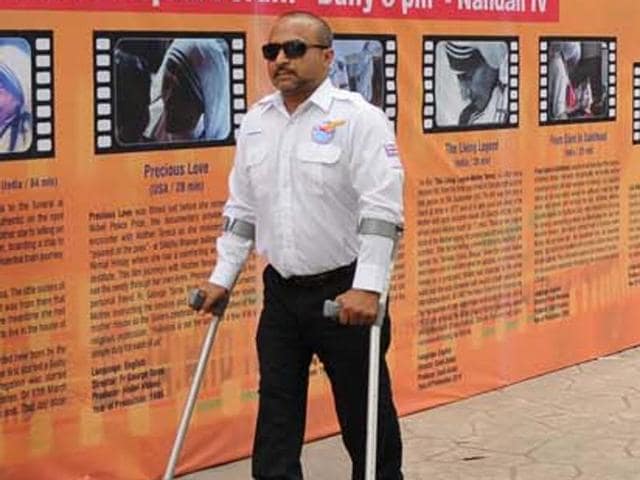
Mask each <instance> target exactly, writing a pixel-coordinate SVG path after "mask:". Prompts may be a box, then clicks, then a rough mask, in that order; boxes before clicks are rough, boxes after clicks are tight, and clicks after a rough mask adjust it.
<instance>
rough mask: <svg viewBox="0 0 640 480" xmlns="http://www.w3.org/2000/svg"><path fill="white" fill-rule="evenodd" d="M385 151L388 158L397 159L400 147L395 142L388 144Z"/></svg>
mask: <svg viewBox="0 0 640 480" xmlns="http://www.w3.org/2000/svg"><path fill="white" fill-rule="evenodd" d="M384 151H385V152H386V153H387V157H397V156H398V147H397V145H396V143H395V142H387V143H385V144H384Z"/></svg>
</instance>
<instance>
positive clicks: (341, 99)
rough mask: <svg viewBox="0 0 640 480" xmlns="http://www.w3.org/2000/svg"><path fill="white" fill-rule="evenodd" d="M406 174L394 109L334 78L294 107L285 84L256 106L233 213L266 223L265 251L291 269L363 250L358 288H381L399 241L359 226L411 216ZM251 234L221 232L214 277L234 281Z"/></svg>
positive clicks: (229, 210)
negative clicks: (287, 102)
mask: <svg viewBox="0 0 640 480" xmlns="http://www.w3.org/2000/svg"><path fill="white" fill-rule="evenodd" d="M403 179H404V174H403V170H402V164H401V162H400V159H399V157H398V152H397V148H396V145H395V139H394V134H393V130H392V127H391V125H390V123H389V121H388V120H387V118H386V116H385V114H384V113H383V112H382V111H381V110H379V109H378V108H376V107H374V106H372V105H371V104H369V103H367V102H366V101H365V100H364V99H363V98H362V96H361V95H359V94H357V93H352V92H349V91H346V90H340V89H337V88H335V87H333V86H332V85H331V82H330V81H329V79H325V81H324V82H323V83H322V84H321V85H320V86H319V87H318V88H317V89H316V91H315V92H314V93H313V94H312V95H311V96H310V97H309V98H308V99H307V100H306V101H305V102H304V103H303V104H301V105H300V106H299V107H298V108H297V109H296V111H295V112H294V113H293V114H292V115H289V114H288V113H287V110H286V108H285V106H284V103H283V99H282V95H281V94H280V93H279V92H278V93H275V94H272V95H269V96H267V97H265V98H263V99H262V100H260V101H259V102H258V103H257V104H256V105H254V107H253V108H252V109H251V110H250V111H249V112H248V113H247V115H246V117H245V119H244V121H243V123H242V125H241V127H240V131H239V134H238V138H237V149H236V156H235V161H234V166H233V169H232V171H231V175H230V177H229V199H228V201H227V203H226V205H225V208H224V214H225V215H226V216H228V217H231V218H237V219H242V220H245V221H247V222H250V223H253V224H254V225H255V226H256V238H255V242H256V250H257V252H258V253H259V254H260V255H262V256H264V257H265V258H266V260H267V261H268V262H269V263H270V264H271V265H272V266H273V267H274V268H275V269H276V270H277V271H278V272H279V273H280V274H281V275H282V276H284V277H289V276H292V275H312V274H316V273H320V272H324V271H327V270H332V269H335V268H337V267H340V266H343V265H346V264H349V263H351V262H352V261H354V260H355V259H356V258H357V260H358V262H357V268H356V273H355V278H354V281H353V288H359V289H363V290H372V291H377V292H381V291H382V289H383V286H384V283H385V280H386V275H387V270H388V268H389V264H390V257H391V250H392V247H393V242H392V240H390V239H388V238H386V237H382V236H377V235H358V233H357V226H358V224H359V221H360V219H362V218H377V219H381V220H385V221H388V222H393V223H395V224H401V223H402V222H403V206H402V184H403ZM251 246H252V244H251V242H250V241H248V240H245V239H243V238H241V237H239V236H237V235H235V234H233V233H230V232H225V233H224V234H223V235H222V236H220V237H219V238H218V240H217V251H218V261H217V264H216V267H215V269H214V271H213V273H212V275H211V277H210V281H211V282H212V283H215V284H218V285H222V286H224V287H226V288H230V287H231V286H232V285H233V282H234V279H235V278H236V276H237V274H238V272H239V271H240V269H241V268H242V265H243V263H244V261H245V260H246V257H247V256H248V254H249V251H250V249H251Z"/></svg>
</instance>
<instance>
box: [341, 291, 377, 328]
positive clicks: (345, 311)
mask: <svg viewBox="0 0 640 480" xmlns="http://www.w3.org/2000/svg"><path fill="white" fill-rule="evenodd" d="M379 299H380V294H379V293H378V292H370V291H368V290H358V289H355V288H353V289H351V290H347V291H346V292H344V293H343V294H342V295H338V296H337V297H336V302H337V303H338V304H339V305H340V316H339V318H338V320H339V322H340V323H341V324H343V325H372V324H373V323H374V322H375V321H376V316H377V314H378V301H379Z"/></svg>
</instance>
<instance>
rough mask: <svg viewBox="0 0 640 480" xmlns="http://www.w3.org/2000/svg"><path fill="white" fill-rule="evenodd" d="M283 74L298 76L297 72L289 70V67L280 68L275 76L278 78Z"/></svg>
mask: <svg viewBox="0 0 640 480" xmlns="http://www.w3.org/2000/svg"><path fill="white" fill-rule="evenodd" d="M281 73H288V74H290V75H295V74H296V72H294V71H293V70H291V69H290V68H287V67H279V68H278V69H276V71H275V73H274V76H276V77H277V76H278V75H280V74H281Z"/></svg>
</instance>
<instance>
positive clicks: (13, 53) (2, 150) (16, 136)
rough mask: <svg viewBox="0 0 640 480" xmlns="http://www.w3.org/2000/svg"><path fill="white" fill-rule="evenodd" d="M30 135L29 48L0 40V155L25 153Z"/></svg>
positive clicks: (20, 41) (20, 42) (18, 41)
mask: <svg viewBox="0 0 640 480" xmlns="http://www.w3.org/2000/svg"><path fill="white" fill-rule="evenodd" d="M32 136H33V132H32V111H31V47H30V46H29V43H28V42H27V41H26V40H24V39H21V38H0V155H1V154H7V153H20V152H25V151H27V150H29V148H30V147H31V142H32ZM0 158H1V157H0Z"/></svg>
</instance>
